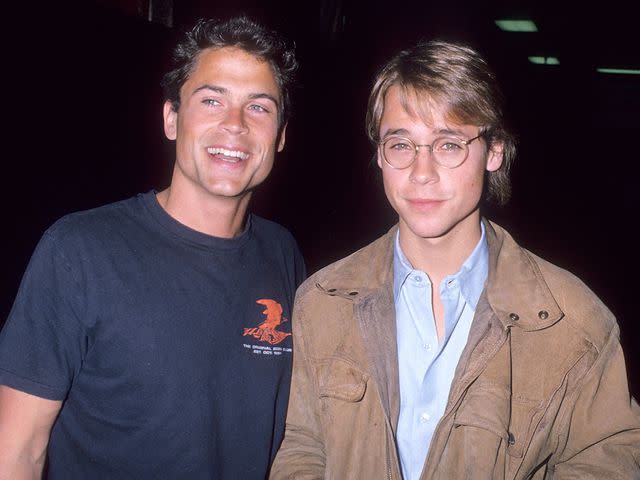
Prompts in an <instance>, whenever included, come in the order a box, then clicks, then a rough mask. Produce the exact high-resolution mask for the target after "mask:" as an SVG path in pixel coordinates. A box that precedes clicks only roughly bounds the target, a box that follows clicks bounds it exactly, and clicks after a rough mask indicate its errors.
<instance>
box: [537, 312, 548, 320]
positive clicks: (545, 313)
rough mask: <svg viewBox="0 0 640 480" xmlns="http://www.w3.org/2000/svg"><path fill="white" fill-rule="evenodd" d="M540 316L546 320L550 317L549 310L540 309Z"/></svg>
mask: <svg viewBox="0 0 640 480" xmlns="http://www.w3.org/2000/svg"><path fill="white" fill-rule="evenodd" d="M538 318H540V319H541V320H546V319H547V318H549V312H547V311H546V310H540V311H539V312H538Z"/></svg>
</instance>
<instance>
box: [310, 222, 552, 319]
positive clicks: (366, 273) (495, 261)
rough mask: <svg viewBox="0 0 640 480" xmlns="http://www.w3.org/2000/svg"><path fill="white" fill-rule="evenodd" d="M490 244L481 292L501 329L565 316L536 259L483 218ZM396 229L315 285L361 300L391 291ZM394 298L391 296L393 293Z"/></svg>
mask: <svg viewBox="0 0 640 480" xmlns="http://www.w3.org/2000/svg"><path fill="white" fill-rule="evenodd" d="M483 223H484V226H485V232H486V236H487V242H488V244H489V274H488V278H487V284H486V286H485V294H486V295H487V299H488V301H489V305H490V306H491V308H492V309H493V311H494V312H495V314H496V315H497V317H498V318H499V319H500V322H501V323H502V325H503V326H504V328H510V327H518V328H521V329H524V330H527V331H533V330H539V329H543V328H547V327H549V326H551V325H553V324H554V323H556V322H557V321H558V320H560V319H561V318H562V317H563V316H564V313H563V312H562V310H561V309H560V307H559V305H558V302H556V300H555V299H554V297H553V295H552V294H551V291H550V290H549V286H548V285H547V284H546V282H545V281H544V279H543V276H542V273H541V272H540V268H539V267H538V264H537V263H536V260H535V257H534V256H533V255H532V254H531V253H530V252H528V251H527V250H525V249H523V248H521V247H520V246H519V245H518V244H517V243H516V242H515V241H514V240H513V238H512V237H511V235H509V233H507V232H506V230H504V229H503V228H502V227H500V226H499V225H497V224H495V223H493V222H490V221H489V220H486V219H483ZM397 229H398V226H397V225H395V226H394V227H392V228H391V229H390V230H389V231H388V232H387V233H386V234H385V235H383V236H382V237H380V238H378V239H377V240H376V241H374V242H373V243H372V244H370V245H369V246H367V247H365V248H363V249H361V250H359V251H357V252H355V253H354V254H352V255H350V256H349V257H347V258H345V259H343V260H341V261H340V262H338V263H337V264H335V268H332V269H331V272H332V273H333V274H332V275H327V276H326V277H325V278H324V279H322V280H320V281H319V283H318V287H319V288H320V289H321V290H322V291H324V292H325V293H327V294H329V295H336V296H340V297H344V298H350V299H352V300H354V301H357V302H361V301H363V299H366V298H367V297H368V296H370V295H378V294H379V293H376V292H378V291H379V290H381V289H382V290H387V289H388V290H389V291H390V292H393V248H394V245H393V242H394V238H395V235H396V232H397ZM391 295H392V293H391Z"/></svg>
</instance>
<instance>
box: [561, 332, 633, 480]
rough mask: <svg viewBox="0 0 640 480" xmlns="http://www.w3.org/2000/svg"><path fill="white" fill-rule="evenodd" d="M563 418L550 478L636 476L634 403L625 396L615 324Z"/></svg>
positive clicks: (620, 349) (623, 477)
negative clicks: (559, 454)
mask: <svg viewBox="0 0 640 480" xmlns="http://www.w3.org/2000/svg"><path fill="white" fill-rule="evenodd" d="M567 417H568V420H567V427H566V433H565V434H564V435H563V438H562V439H561V442H563V446H564V452H563V454H562V457H561V458H560V461H559V462H558V463H557V464H556V465H555V476H554V477H553V478H554V479H555V480H564V479H567V480H568V479H578V478H579V479H581V480H582V479H584V480H587V479H600V478H607V479H612V480H613V479H620V480H622V479H640V408H639V407H638V404H637V403H636V402H635V400H633V399H632V398H631V397H630V395H629V388H628V384H627V375H626V369H625V363H624V355H623V352H622V348H621V346H620V344H619V342H618V328H617V326H616V327H615V328H614V329H613V331H612V332H611V334H610V336H609V339H608V341H607V343H606V345H605V346H604V348H603V350H602V351H601V352H600V355H599V358H598V360H597V361H596V363H595V364H594V365H593V366H592V368H591V370H590V372H589V373H588V374H587V377H586V378H585V380H584V383H583V385H582V387H581V388H580V391H579V393H578V396H577V399H576V401H575V402H574V403H573V408H572V411H571V412H567Z"/></svg>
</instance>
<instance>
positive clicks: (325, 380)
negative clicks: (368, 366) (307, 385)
mask: <svg viewBox="0 0 640 480" xmlns="http://www.w3.org/2000/svg"><path fill="white" fill-rule="evenodd" d="M318 382H319V392H320V397H321V398H322V397H329V398H336V399H338V400H343V401H345V402H359V401H360V400H362V397H364V392H365V391H366V389H367V376H366V375H365V374H364V373H362V372H361V371H360V370H359V369H358V368H357V367H356V366H354V365H353V364H352V363H350V362H349V361H347V360H344V359H341V358H331V359H327V360H322V361H321V362H319V364H318Z"/></svg>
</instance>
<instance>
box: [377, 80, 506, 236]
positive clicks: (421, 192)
mask: <svg viewBox="0 0 640 480" xmlns="http://www.w3.org/2000/svg"><path fill="white" fill-rule="evenodd" d="M417 95H419V94H416V92H412V91H409V92H407V95H405V98H406V101H405V105H407V107H408V108H405V106H404V105H403V100H402V90H401V88H400V87H398V86H397V85H392V86H391V87H390V88H389V89H388V91H387V93H386V94H385V97H384V111H383V114H382V118H381V122H380V139H381V140H382V141H384V140H385V139H386V138H388V137H389V136H390V135H401V136H403V137H407V138H410V139H411V140H412V141H413V142H414V143H415V144H417V145H430V144H431V143H432V142H433V141H434V140H435V139H436V138H438V137H441V136H443V135H447V136H450V135H453V136H456V137H458V138H460V139H462V140H468V139H470V138H473V137H475V136H476V135H478V134H479V132H480V129H479V127H478V126H474V125H457V124H453V123H452V122H451V121H447V120H446V119H445V112H444V110H443V109H442V108H441V107H439V106H438V105H437V104H435V105H430V107H431V108H429V109H428V110H429V111H428V113H429V117H430V118H429V124H427V123H425V121H424V120H423V119H422V118H421V116H420V115H419V114H418V113H416V112H418V111H419V109H418V107H419V105H418V103H417V102H418V98H417ZM468 147H469V155H468V157H467V159H466V160H465V162H464V163H462V165H460V166H458V167H456V168H452V169H448V168H445V167H442V166H440V165H438V164H437V163H436V162H435V161H434V160H433V158H432V156H431V153H430V152H429V151H428V149H420V153H419V155H418V157H417V158H416V160H415V161H414V162H413V164H412V165H411V166H409V167H408V168H405V169H401V170H398V169H394V168H392V167H391V166H390V165H389V164H387V163H386V162H385V161H384V159H383V158H382V156H381V152H380V149H378V166H379V167H380V168H381V169H382V177H383V182H384V189H385V193H386V195H387V198H388V199H389V203H390V204H391V206H392V207H393V208H394V210H395V211H396V212H397V213H398V215H399V217H400V221H399V228H400V238H401V239H403V241H404V242H414V241H420V240H427V241H434V242H435V241H440V240H441V239H454V237H455V238H458V239H461V238H465V237H468V236H473V237H477V235H479V231H480V230H479V221H480V214H479V202H480V197H481V195H482V186H483V180H484V174H485V171H493V170H496V169H498V168H499V167H500V165H501V163H502V152H501V150H500V148H499V146H494V147H493V148H492V149H491V150H487V147H486V144H485V143H484V140H482V139H478V140H475V141H473V142H472V143H470V144H469V146H468ZM476 241H477V238H476Z"/></svg>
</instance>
